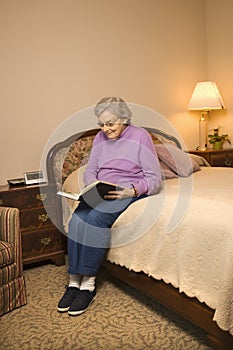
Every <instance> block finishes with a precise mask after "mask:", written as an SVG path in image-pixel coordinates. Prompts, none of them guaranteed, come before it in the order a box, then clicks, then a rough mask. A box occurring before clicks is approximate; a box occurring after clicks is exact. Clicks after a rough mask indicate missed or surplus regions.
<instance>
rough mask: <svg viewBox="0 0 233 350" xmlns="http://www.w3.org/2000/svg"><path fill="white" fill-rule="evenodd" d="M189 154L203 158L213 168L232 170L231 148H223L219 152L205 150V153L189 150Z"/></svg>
mask: <svg viewBox="0 0 233 350" xmlns="http://www.w3.org/2000/svg"><path fill="white" fill-rule="evenodd" d="M189 153H192V154H196V155H198V156H201V157H203V158H205V159H206V160H207V162H209V163H210V165H211V166H213V167H230V168H233V148H223V149H219V150H215V149H212V148H207V150H206V151H200V150H191V151H189Z"/></svg>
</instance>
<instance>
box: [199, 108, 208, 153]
mask: <svg viewBox="0 0 233 350" xmlns="http://www.w3.org/2000/svg"><path fill="white" fill-rule="evenodd" d="M205 115H206V113H204V112H203V113H202V115H201V119H200V121H199V148H198V149H200V150H201V151H205V150H206V149H207V139H206V137H207V133H206V130H207V125H206V119H205Z"/></svg>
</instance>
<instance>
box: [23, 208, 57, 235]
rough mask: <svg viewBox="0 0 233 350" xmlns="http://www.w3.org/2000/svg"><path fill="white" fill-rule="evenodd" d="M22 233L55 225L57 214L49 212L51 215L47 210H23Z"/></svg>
mask: <svg viewBox="0 0 233 350" xmlns="http://www.w3.org/2000/svg"><path fill="white" fill-rule="evenodd" d="M19 215H20V228H21V231H22V232H24V231H34V230H40V229H43V228H46V227H48V226H51V225H53V223H54V222H55V220H56V213H53V211H52V210H49V215H48V213H47V211H46V210H45V208H43V207H42V208H38V209H30V210H21V211H20V214H19Z"/></svg>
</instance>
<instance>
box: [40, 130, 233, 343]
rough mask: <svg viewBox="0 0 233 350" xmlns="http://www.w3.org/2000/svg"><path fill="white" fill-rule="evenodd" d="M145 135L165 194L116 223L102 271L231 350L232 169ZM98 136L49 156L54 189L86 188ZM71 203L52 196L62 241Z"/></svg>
mask: <svg viewBox="0 0 233 350" xmlns="http://www.w3.org/2000/svg"><path fill="white" fill-rule="evenodd" d="M145 129H147V130H148V132H149V133H150V134H151V137H152V139H153V142H154V145H155V148H156V151H157V153H158V155H159V160H160V164H161V170H162V173H163V188H162V189H161V191H160V193H159V194H158V195H155V196H150V197H148V198H145V199H143V200H140V201H137V202H136V203H134V204H133V205H131V206H130V207H129V208H128V209H127V210H126V211H125V212H124V213H122V214H121V215H120V217H119V218H118V219H117V220H116V222H115V223H114V225H113V227H112V237H113V238H112V240H113V244H112V247H111V248H110V249H109V251H108V253H107V255H106V259H105V261H104V262H103V266H104V268H105V269H107V271H108V272H110V273H111V274H112V276H113V277H114V278H117V279H119V280H121V281H124V282H125V283H127V284H129V285H130V286H132V287H134V288H136V289H137V290H139V291H141V292H142V293H145V294H147V295H149V296H150V297H152V298H154V299H155V300H156V301H157V302H159V303H161V304H162V305H164V306H166V307H168V308H170V309H171V310H173V311H175V312H176V313H178V314H179V315H181V316H182V317H184V318H185V319H187V320H189V321H190V322H192V323H194V324H196V325H197V326H199V327H200V328H202V329H203V330H204V331H205V332H206V333H207V336H208V339H209V342H210V344H211V345H212V346H213V348H214V349H219V350H220V349H221V350H223V349H225V350H226V349H227V350H230V349H233V230H232V226H233V225H232V224H233V220H232V214H233V168H213V167H210V166H209V164H208V163H207V162H206V161H205V160H204V159H203V158H202V157H198V156H190V157H189V156H188V155H187V153H186V152H184V151H182V150H181V144H180V142H179V140H178V139H177V138H175V137H173V136H172V135H168V134H166V133H165V132H163V131H161V130H157V129H154V128H145ZM97 132H98V129H92V130H88V131H85V132H80V133H78V134H75V135H72V136H71V137H69V138H67V139H65V140H63V141H61V142H58V143H57V144H55V145H54V146H53V147H52V148H51V149H50V150H49V152H48V154H47V159H46V167H47V177H48V181H49V182H50V183H53V184H55V187H56V190H65V191H71V192H77V191H78V190H79V189H80V188H82V187H83V182H82V174H83V171H84V170H85V165H86V164H87V161H88V157H89V154H90V150H91V147H92V141H93V139H94V137H95V135H96V133H97ZM173 150H175V153H172V152H173ZM171 155H172V156H171ZM176 157H178V158H176ZM187 158H189V164H188V166H187V167H183V166H182V164H183V163H182V162H183V160H184V159H185V161H186V160H187ZM174 159H175V168H174ZM177 163H180V165H179V166H180V167H179V169H178V166H177ZM190 169H191V170H190ZM76 205H77V203H76V202H74V201H70V200H67V199H64V198H61V197H60V196H57V210H58V215H57V225H58V227H59V229H60V230H61V232H63V233H64V236H65V235H66V232H67V224H68V221H69V218H70V217H71V215H72V212H73V210H74V209H75V207H76ZM126 236H127V241H126V240H125V237H126ZM135 252H137V254H135Z"/></svg>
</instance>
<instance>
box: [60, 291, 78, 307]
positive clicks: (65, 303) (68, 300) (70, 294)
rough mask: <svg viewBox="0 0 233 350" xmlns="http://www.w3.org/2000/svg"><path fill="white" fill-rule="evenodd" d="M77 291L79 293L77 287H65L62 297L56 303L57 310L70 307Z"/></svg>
mask: <svg viewBox="0 0 233 350" xmlns="http://www.w3.org/2000/svg"><path fill="white" fill-rule="evenodd" d="M78 293H79V288H76V287H67V288H66V291H65V293H64V295H63V297H62V298H61V300H60V301H59V303H58V306H57V311H59V312H66V311H68V310H69V308H70V305H71V304H72V302H73V301H74V299H75V298H76V296H77V295H78Z"/></svg>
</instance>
